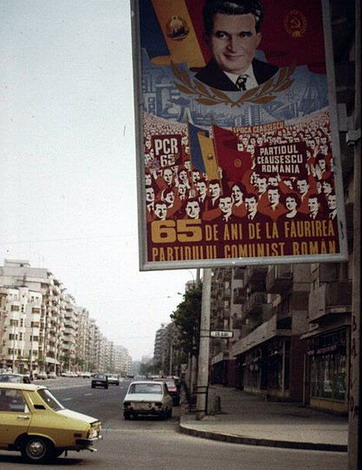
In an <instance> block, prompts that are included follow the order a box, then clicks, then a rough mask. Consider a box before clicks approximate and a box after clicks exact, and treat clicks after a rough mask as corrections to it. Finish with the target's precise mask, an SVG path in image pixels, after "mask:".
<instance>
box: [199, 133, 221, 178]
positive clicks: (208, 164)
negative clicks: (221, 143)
mask: <svg viewBox="0 0 362 470" xmlns="http://www.w3.org/2000/svg"><path fill="white" fill-rule="evenodd" d="M197 136H198V139H199V144H200V148H201V154H202V158H203V160H204V165H205V170H206V174H207V177H208V178H209V180H218V179H220V175H219V171H218V163H217V159H216V154H215V148H214V141H213V139H212V138H211V137H206V136H205V135H204V134H202V133H201V132H198V134H197Z"/></svg>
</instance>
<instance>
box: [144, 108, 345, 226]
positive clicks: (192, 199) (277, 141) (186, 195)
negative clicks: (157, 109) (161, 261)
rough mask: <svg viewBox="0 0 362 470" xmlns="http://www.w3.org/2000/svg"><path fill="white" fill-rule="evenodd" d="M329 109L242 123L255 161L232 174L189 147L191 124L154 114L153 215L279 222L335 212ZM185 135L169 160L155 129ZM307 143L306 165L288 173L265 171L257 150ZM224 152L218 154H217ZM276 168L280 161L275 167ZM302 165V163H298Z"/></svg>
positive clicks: (148, 162)
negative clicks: (268, 127)
mask: <svg viewBox="0 0 362 470" xmlns="http://www.w3.org/2000/svg"><path fill="white" fill-rule="evenodd" d="M328 122H329V121H328V114H327V113H326V112H321V113H318V114H316V115H314V116H313V118H311V117H309V118H305V119H304V120H303V119H302V120H299V122H298V124H295V125H284V126H283V127H281V128H279V129H278V130H274V131H259V132H253V131H250V130H248V129H247V128H242V127H240V128H234V129H233V132H234V134H235V136H236V139H237V142H238V145H237V147H238V148H237V149H236V150H239V151H240V152H241V153H242V154H243V155H245V153H247V154H248V156H249V160H250V168H248V169H247V170H245V168H244V169H243V170H241V171H240V174H239V175H238V177H237V178H233V179H230V177H228V176H227V172H226V171H224V169H223V168H222V167H221V166H220V165H219V168H218V178H209V177H208V175H207V172H206V171H204V169H202V168H200V167H199V168H198V167H197V166H196V165H195V162H194V159H193V157H192V149H190V146H189V138H188V127H187V125H183V124H180V123H171V122H166V121H162V120H159V119H155V118H154V117H152V116H150V115H146V118H145V122H144V130H145V133H144V135H145V146H144V149H145V155H144V168H145V202H146V217H147V222H152V221H154V220H166V219H175V220H176V219H177V220H178V219H201V220H202V221H206V222H210V221H214V222H224V223H229V222H234V221H241V220H253V221H255V222H257V221H258V222H267V221H269V222H276V221H283V220H327V219H335V217H336V212H337V210H336V208H337V198H336V191H335V189H336V188H335V179H334V171H333V158H332V151H331V142H330V129H329V124H328ZM155 135H156V136H157V135H160V136H164V135H179V137H180V138H179V141H180V142H181V145H180V148H179V151H178V152H177V154H175V155H171V156H170V155H167V162H168V163H167V164H166V165H164V164H163V162H162V158H159V157H156V156H155V152H154V149H153V144H152V142H153V141H152V139H153V136H155ZM296 142H302V143H305V155H304V160H303V171H302V172H300V173H298V172H296V173H294V174H293V173H291V174H283V173H282V172H271V173H269V174H263V173H261V172H260V171H258V168H259V167H260V165H259V166H258V164H257V161H256V157H255V155H256V149H257V148H258V147H259V148H263V147H265V146H278V145H286V144H290V143H296ZM216 157H217V156H216ZM273 168H274V169H275V166H274V167H273ZM298 168H300V166H299V167H298Z"/></svg>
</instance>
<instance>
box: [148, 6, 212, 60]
mask: <svg viewBox="0 0 362 470" xmlns="http://www.w3.org/2000/svg"><path fill="white" fill-rule="evenodd" d="M152 3H153V8H154V10H155V12H156V15H157V19H158V22H159V23H160V27H161V29H162V32H163V36H164V39H165V41H166V43H167V47H168V50H169V51H170V56H166V57H154V58H153V59H152V62H153V63H154V64H156V65H166V64H170V62H171V61H172V62H174V63H175V64H181V63H187V64H188V66H189V68H191V67H204V65H205V59H204V57H203V55H202V52H201V48H200V45H199V42H198V40H197V37H196V33H195V30H194V27H193V25H192V22H191V17H190V14H189V11H188V9H187V6H186V3H185V0H152Z"/></svg>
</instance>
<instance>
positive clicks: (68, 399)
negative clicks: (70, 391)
mask: <svg viewBox="0 0 362 470" xmlns="http://www.w3.org/2000/svg"><path fill="white" fill-rule="evenodd" d="M70 400H73V398H72V397H68V398H63V399H62V401H70Z"/></svg>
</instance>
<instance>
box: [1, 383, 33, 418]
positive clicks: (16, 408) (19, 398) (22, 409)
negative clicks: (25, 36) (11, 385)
mask: <svg viewBox="0 0 362 470" xmlns="http://www.w3.org/2000/svg"><path fill="white" fill-rule="evenodd" d="M0 411H9V412H14V413H27V412H28V411H29V410H28V407H27V406H26V403H25V400H24V398H23V395H22V393H21V392H20V391H19V390H5V389H4V390H0Z"/></svg>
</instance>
